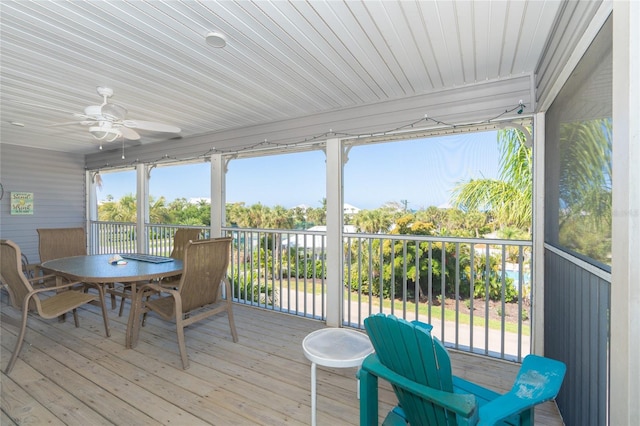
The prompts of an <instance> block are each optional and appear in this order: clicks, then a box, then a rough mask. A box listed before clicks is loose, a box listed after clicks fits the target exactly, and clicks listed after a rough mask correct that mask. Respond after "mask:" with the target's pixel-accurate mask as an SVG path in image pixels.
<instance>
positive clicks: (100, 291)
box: [98, 285, 111, 337]
mask: <svg viewBox="0 0 640 426" xmlns="http://www.w3.org/2000/svg"><path fill="white" fill-rule="evenodd" d="M98 297H99V299H100V307H101V308H102V320H103V322H104V332H105V334H106V335H107V337H111V331H110V330H109V316H108V314H107V303H106V300H105V294H104V288H103V287H102V286H100V285H98Z"/></svg>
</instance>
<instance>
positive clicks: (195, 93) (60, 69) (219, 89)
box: [0, 0, 561, 154]
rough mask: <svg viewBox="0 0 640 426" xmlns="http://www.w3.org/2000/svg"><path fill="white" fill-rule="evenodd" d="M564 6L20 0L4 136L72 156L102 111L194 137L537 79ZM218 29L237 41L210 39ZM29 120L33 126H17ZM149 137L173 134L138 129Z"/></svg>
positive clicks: (9, 54) (4, 80)
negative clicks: (107, 93)
mask: <svg viewBox="0 0 640 426" xmlns="http://www.w3.org/2000/svg"><path fill="white" fill-rule="evenodd" d="M560 7H561V2H559V1H539V0H523V1H373V0H367V1H318V0H313V1H252V2H250V1H242V0H241V1H160V0H153V1H24V0H20V1H10V0H3V1H2V3H1V4H0V20H1V21H0V24H1V26H0V37H1V39H0V41H1V46H0V47H1V55H2V59H1V69H0V84H1V86H0V95H1V96H0V97H1V99H0V100H1V104H0V107H1V114H2V115H1V142H2V143H10V144H18V145H24V146H32V147H39V148H45V149H53V150H60V151H67V152H74V153H85V154H86V153H92V152H95V151H96V149H97V143H96V141H95V140H93V138H92V137H91V135H90V134H89V131H88V126H86V125H84V126H83V125H80V124H69V125H62V126H52V125H54V124H59V123H66V122H71V121H74V120H75V121H77V118H75V117H74V116H73V113H82V112H83V111H84V108H85V107H86V106H89V105H100V104H101V102H102V99H101V97H100V96H99V95H98V94H97V92H96V87H97V86H106V87H109V88H111V89H113V91H114V95H113V97H112V98H111V99H110V102H113V103H115V104H118V105H122V106H124V107H125V108H127V110H128V114H127V118H129V119H137V120H148V121H154V122H161V123H165V124H169V125H173V126H178V127H180V128H181V129H182V131H181V133H180V136H181V137H182V138H188V137H191V136H196V135H203V134H207V133H211V132H218V131H221V130H228V129H234V128H243V127H247V126H251V125H257V124H264V123H270V122H276V121H281V120H286V119H291V118H296V117H304V116H311V115H313V114H318V113H323V112H328V111H336V110H341V109H344V108H352V107H357V106H361V105H371V104H375V103H377V102H384V101H389V100H398V99H402V98H406V97H411V96H416V95H422V94H428V93H431V92H435V91H443V90H447V89H452V88H460V87H464V86H465V85H470V84H475V83H478V82H485V81H494V80H503V79H504V80H508V79H509V78H511V77H517V76H520V77H521V76H522V75H523V74H532V73H534V72H535V70H536V66H537V65H538V62H539V60H540V57H541V54H542V52H543V50H544V48H545V43H546V41H547V38H548V35H549V33H550V31H551V30H552V29H553V25H554V20H555V17H556V15H557V13H558V11H559V9H560ZM211 31H217V32H220V33H222V34H224V35H225V36H226V38H227V44H226V47H224V48H214V47H212V46H210V45H208V44H207V43H206V42H205V36H206V34H208V33H209V32H211ZM11 122H13V123H18V124H23V125H24V127H22V126H19V125H13V124H11ZM139 133H140V134H141V136H142V138H141V140H140V142H142V143H147V142H154V141H159V140H166V139H167V138H171V137H173V136H175V135H174V134H168V133H157V132H149V131H143V130H140V131H139Z"/></svg>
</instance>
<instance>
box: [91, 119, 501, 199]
mask: <svg viewBox="0 0 640 426" xmlns="http://www.w3.org/2000/svg"><path fill="white" fill-rule="evenodd" d="M498 155H499V153H498V149H497V138H496V132H493V131H491V132H482V133H464V134H457V135H450V136H443V137H432V138H427V139H417V140H411V141H403V142H387V143H379V144H369V145H362V146H355V147H353V148H352V149H351V150H350V151H349V160H348V162H347V163H346V165H345V169H344V200H345V203H348V204H351V205H354V206H356V207H358V208H361V209H375V208H378V207H380V206H382V205H383V204H385V203H387V202H398V203H400V202H402V200H406V201H407V202H408V204H407V207H408V208H409V209H420V208H424V207H428V206H431V205H434V206H440V205H444V204H447V202H448V201H449V198H450V191H451V189H452V188H453V187H454V186H455V184H456V183H458V182H461V181H466V180H468V179H470V178H481V177H486V178H495V177H497V174H498V161H499V156H498ZM209 167H210V164H209V163H201V164H190V165H185V166H180V167H156V168H154V169H153V170H152V173H151V180H150V182H149V191H150V193H151V195H152V196H154V197H155V198H158V197H159V196H161V195H163V196H164V197H165V198H166V199H167V201H169V202H170V201H173V200H174V199H176V198H181V197H184V198H187V199H190V198H200V197H204V198H209V197H210V194H209V182H210V177H209V176H210V172H209ZM101 175H102V180H103V188H102V190H99V192H98V199H99V200H103V199H105V198H106V197H107V195H109V194H110V195H113V197H114V198H115V199H119V198H120V197H122V196H123V195H125V194H128V193H135V187H136V185H135V171H119V172H117V173H106V172H103V173H101ZM325 185H326V183H325V156H324V152H322V151H312V152H303V153H294V154H286V155H276V156H265V157H256V158H245V159H235V160H231V161H230V162H229V165H228V171H227V202H240V201H244V202H245V203H246V205H251V204H255V203H262V204H263V205H267V206H275V205H281V206H284V207H285V208H291V207H294V206H296V205H299V204H306V205H308V206H311V207H320V205H321V201H322V199H323V198H324V197H325Z"/></svg>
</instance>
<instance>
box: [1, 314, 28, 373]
mask: <svg viewBox="0 0 640 426" xmlns="http://www.w3.org/2000/svg"><path fill="white" fill-rule="evenodd" d="M25 305H26V306H25V307H24V308H23V309H22V324H21V325H20V333H18V340H17V341H16V347H15V349H14V350H13V353H12V354H11V359H10V360H9V364H7V368H6V369H5V370H4V374H7V375H8V374H9V373H11V370H13V366H14V365H15V364H16V360H17V359H18V354H19V353H20V349H22V342H23V341H24V335H25V333H26V331H27V315H28V311H29V310H28V306H29V304H28V303H26V304H25Z"/></svg>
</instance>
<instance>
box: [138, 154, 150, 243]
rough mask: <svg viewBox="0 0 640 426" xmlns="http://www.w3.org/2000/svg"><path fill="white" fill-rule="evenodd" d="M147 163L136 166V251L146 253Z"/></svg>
mask: <svg viewBox="0 0 640 426" xmlns="http://www.w3.org/2000/svg"><path fill="white" fill-rule="evenodd" d="M147 167H148V166H147V165H145V164H142V163H140V164H138V165H137V166H136V194H137V195H136V200H137V202H136V208H137V216H136V217H137V220H136V229H137V231H136V251H137V252H138V253H148V250H149V247H148V245H149V238H148V236H147V227H146V225H147V223H149V174H148V173H147Z"/></svg>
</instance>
